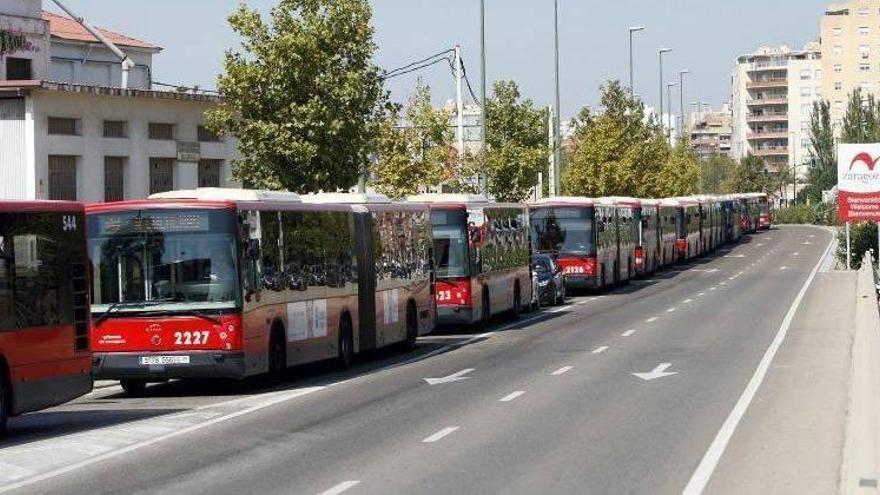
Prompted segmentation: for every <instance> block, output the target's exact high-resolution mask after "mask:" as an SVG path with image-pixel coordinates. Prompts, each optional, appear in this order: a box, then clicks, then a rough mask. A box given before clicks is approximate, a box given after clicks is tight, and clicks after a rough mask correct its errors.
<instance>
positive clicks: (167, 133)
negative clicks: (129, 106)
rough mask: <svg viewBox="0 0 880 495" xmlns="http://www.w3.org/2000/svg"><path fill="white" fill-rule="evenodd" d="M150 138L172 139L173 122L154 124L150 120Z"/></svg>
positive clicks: (159, 139)
mask: <svg viewBox="0 0 880 495" xmlns="http://www.w3.org/2000/svg"><path fill="white" fill-rule="evenodd" d="M149 134H150V139H155V140H158V141H174V124H156V123H153V122H150V127H149Z"/></svg>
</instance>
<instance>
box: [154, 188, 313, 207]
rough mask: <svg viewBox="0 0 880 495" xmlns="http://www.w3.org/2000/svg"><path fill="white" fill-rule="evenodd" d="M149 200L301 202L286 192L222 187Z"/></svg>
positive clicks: (182, 192) (173, 192)
mask: <svg viewBox="0 0 880 495" xmlns="http://www.w3.org/2000/svg"><path fill="white" fill-rule="evenodd" d="M150 199H194V200H199V201H231V202H237V201H274V202H286V203H300V202H302V200H301V198H300V196H299V195H298V194H296V193H292V192H287V191H265V190H256V189H233V188H223V187H200V188H198V189H182V190H178V191H168V192H163V193H157V194H151V195H150Z"/></svg>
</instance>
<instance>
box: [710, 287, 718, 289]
mask: <svg viewBox="0 0 880 495" xmlns="http://www.w3.org/2000/svg"><path fill="white" fill-rule="evenodd" d="M709 290H718V287H709Z"/></svg>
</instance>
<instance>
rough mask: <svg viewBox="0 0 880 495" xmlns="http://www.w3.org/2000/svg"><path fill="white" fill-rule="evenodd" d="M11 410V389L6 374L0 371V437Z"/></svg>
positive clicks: (4, 429)
mask: <svg viewBox="0 0 880 495" xmlns="http://www.w3.org/2000/svg"><path fill="white" fill-rule="evenodd" d="M11 409H12V387H11V386H10V385H9V380H7V377H6V372H5V371H4V370H2V369H0V437H2V436H3V432H4V431H6V421H7V420H8V419H9V413H10V410H11Z"/></svg>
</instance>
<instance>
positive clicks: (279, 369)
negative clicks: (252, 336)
mask: <svg viewBox="0 0 880 495" xmlns="http://www.w3.org/2000/svg"><path fill="white" fill-rule="evenodd" d="M285 370H287V345H286V343H285V342H284V331H283V330H281V329H280V328H279V327H277V326H276V327H273V328H272V335H270V336H269V376H270V378H271V379H272V380H273V381H280V380H281V378H282V376H283V375H284V371H285Z"/></svg>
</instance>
